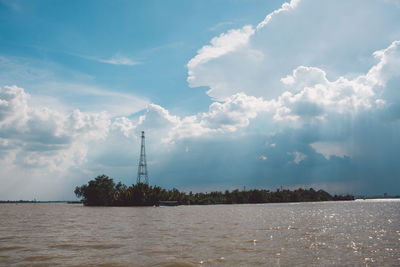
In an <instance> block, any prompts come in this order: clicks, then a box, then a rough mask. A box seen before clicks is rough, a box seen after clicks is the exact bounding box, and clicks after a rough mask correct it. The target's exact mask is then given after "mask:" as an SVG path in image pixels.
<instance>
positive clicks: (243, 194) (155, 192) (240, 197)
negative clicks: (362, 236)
mask: <svg viewBox="0 0 400 267" xmlns="http://www.w3.org/2000/svg"><path fill="white" fill-rule="evenodd" d="M75 194H76V196H77V197H78V198H82V201H83V203H84V204H85V205H88V206H149V205H156V204H157V203H158V202H159V201H177V202H178V203H179V204H182V205H210V204H246V203H277V202H306V201H329V200H353V199H354V198H353V196H350V195H346V196H336V195H335V196H334V197H332V196H331V195H330V194H329V193H327V192H325V191H323V190H318V191H315V190H314V189H312V188H310V189H301V188H299V189H297V190H294V191H291V190H279V189H278V190H276V191H275V192H271V191H269V190H266V189H260V190H258V189H253V190H248V191H239V190H237V189H236V190H233V191H228V190H227V191H225V192H224V193H222V192H211V193H195V194H193V193H192V192H190V193H189V194H187V193H185V192H179V190H178V189H175V188H174V189H172V190H166V189H162V188H161V187H159V186H149V185H147V184H143V183H139V184H135V185H132V186H129V187H127V186H126V185H123V184H121V183H120V182H119V183H117V184H115V183H114V181H113V179H112V178H109V177H108V176H106V175H100V176H97V177H96V178H95V179H94V180H91V181H89V183H88V184H85V185H82V186H80V187H79V186H77V187H76V188H75Z"/></svg>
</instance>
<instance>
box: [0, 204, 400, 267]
mask: <svg viewBox="0 0 400 267" xmlns="http://www.w3.org/2000/svg"><path fill="white" fill-rule="evenodd" d="M57 265H59V266H260V265H261V266H262V265H264V266H310V265H311V266H312V265H314V266H321V265H323V266H326V265H330V266H400V201H399V200H360V201H351V202H315V203H282V204H249V205H213V206H178V207H84V206H82V205H80V204H65V203H55V204H53V203H48V204H46V203H36V204H31V203H28V204H0V266H57Z"/></svg>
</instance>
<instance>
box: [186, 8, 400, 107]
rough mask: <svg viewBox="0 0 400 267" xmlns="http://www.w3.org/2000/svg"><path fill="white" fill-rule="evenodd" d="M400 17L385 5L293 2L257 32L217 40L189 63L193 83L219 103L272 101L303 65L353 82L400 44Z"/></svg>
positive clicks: (238, 31)
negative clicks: (237, 97)
mask: <svg viewBox="0 0 400 267" xmlns="http://www.w3.org/2000/svg"><path fill="white" fill-rule="evenodd" d="M317 14H318V15H317ZM339 14H340V15H339ZM367 14H368V15H367ZM399 15H400V10H399V9H398V8H397V7H396V6H394V5H392V4H390V3H388V2H386V3H382V2H381V1H368V3H365V1H355V2H354V1H353V2H351V3H349V2H346V1H328V2H326V3H324V4H322V3H319V2H318V1H311V0H304V1H291V2H290V3H285V4H284V5H283V6H282V8H281V9H279V10H277V11H274V12H272V13H271V14H269V15H267V17H266V19H265V20H264V21H262V22H261V23H260V24H259V25H258V27H257V28H256V29H254V28H253V27H252V26H245V27H247V29H249V30H248V31H245V30H244V28H239V29H235V30H230V31H227V32H226V33H224V34H222V35H220V36H217V37H214V38H213V39H212V42H211V44H210V45H205V46H203V47H202V48H201V49H199V51H198V52H197V55H196V56H195V57H193V58H192V59H191V60H190V61H189V63H188V65H187V66H188V82H189V85H190V86H191V87H196V86H206V87H209V90H208V91H207V94H208V95H209V96H210V97H212V98H215V99H218V100H223V99H225V98H227V97H229V96H231V95H233V94H236V93H244V94H246V95H251V96H256V97H264V99H266V100H270V99H271V98H276V97H278V96H279V95H281V94H282V93H283V91H282V90H283V88H282V86H281V79H282V78H283V77H284V76H285V75H287V74H288V73H290V72H291V71H292V70H294V69H296V68H297V67H299V66H308V67H315V68H319V69H322V70H324V71H325V72H326V73H329V75H328V77H329V80H337V79H338V77H341V76H342V77H344V78H346V79H349V80H351V79H352V77H354V76H357V75H358V74H359V73H365V72H366V71H367V70H368V69H369V68H370V67H371V66H372V65H373V58H370V57H369V55H370V54H371V53H372V51H374V50H376V49H380V48H382V47H387V45H388V44H389V43H391V42H392V41H393V40H400V30H399V27H398V26H399V23H393V22H394V21H397V20H396V18H397V17H398V16H399ZM250 29H252V30H250ZM360 29H363V30H360ZM367 29H368V30H367ZM230 39H232V40H230ZM224 40H229V42H226V43H225V42H224Z"/></svg>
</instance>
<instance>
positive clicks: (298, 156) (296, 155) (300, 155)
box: [288, 151, 307, 164]
mask: <svg viewBox="0 0 400 267" xmlns="http://www.w3.org/2000/svg"><path fill="white" fill-rule="evenodd" d="M288 155H292V156H293V157H294V159H293V162H294V163H295V164H300V162H302V161H303V160H305V159H306V158H307V155H306V154H304V153H301V152H298V151H295V152H288Z"/></svg>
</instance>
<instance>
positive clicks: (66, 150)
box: [0, 86, 110, 170]
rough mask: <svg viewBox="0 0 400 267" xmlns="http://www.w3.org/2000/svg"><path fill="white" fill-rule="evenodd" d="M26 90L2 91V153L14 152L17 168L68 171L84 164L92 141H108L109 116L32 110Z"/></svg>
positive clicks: (6, 88) (13, 88) (0, 109)
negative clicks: (68, 168)
mask: <svg viewBox="0 0 400 267" xmlns="http://www.w3.org/2000/svg"><path fill="white" fill-rule="evenodd" d="M29 98H30V96H29V95H28V94H27V93H25V90H24V89H23V88H19V87H17V86H4V87H2V88H1V89H0V99H1V102H0V103H1V107H0V132H1V134H0V137H1V138H2V139H3V144H4V146H3V149H7V147H9V148H10V150H12V151H14V152H15V153H14V158H15V161H14V163H15V164H21V165H24V166H34V167H43V166H47V167H49V169H51V170H55V169H57V166H59V167H62V168H67V167H69V166H71V165H74V164H77V165H79V164H81V163H82V162H84V160H85V155H86V153H87V152H86V151H87V149H86V146H87V143H88V142H89V141H95V140H104V139H105V138H106V137H107V134H108V131H109V126H110V119H109V115H107V113H104V112H102V113H93V114H90V113H83V112H81V111H79V110H74V111H73V112H72V113H71V114H63V113H60V112H57V111H55V110H51V109H49V108H46V107H40V108H39V107H31V106H30V105H29Z"/></svg>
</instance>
